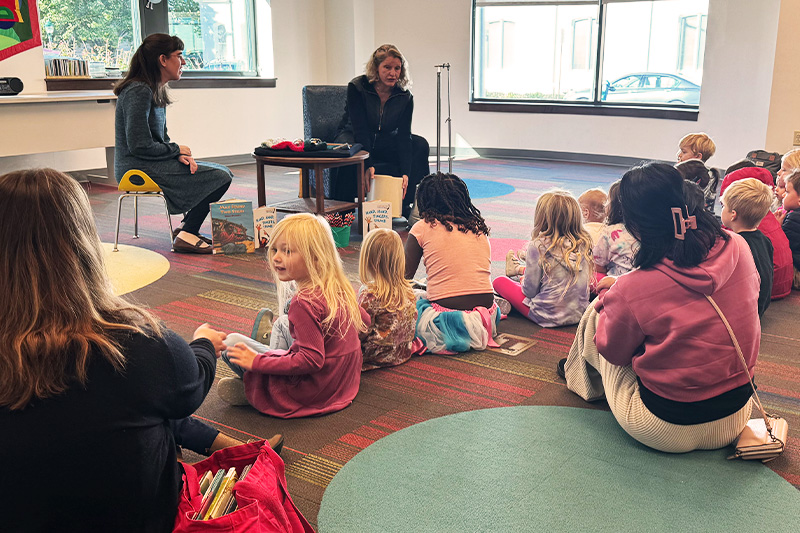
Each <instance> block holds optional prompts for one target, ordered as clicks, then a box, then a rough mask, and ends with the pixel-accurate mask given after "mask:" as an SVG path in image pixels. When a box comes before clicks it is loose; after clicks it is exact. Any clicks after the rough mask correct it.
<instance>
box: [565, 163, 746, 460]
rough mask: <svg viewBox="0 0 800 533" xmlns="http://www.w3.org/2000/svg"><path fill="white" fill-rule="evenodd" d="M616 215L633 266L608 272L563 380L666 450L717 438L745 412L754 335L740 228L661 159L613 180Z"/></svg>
mask: <svg viewBox="0 0 800 533" xmlns="http://www.w3.org/2000/svg"><path fill="white" fill-rule="evenodd" d="M619 194H620V200H621V203H622V212H623V218H624V223H625V226H626V227H627V229H628V230H629V231H630V232H631V234H632V235H633V236H634V237H636V238H637V239H638V240H639V242H640V247H639V249H638V250H637V251H636V253H635V255H634V265H633V266H634V267H635V270H633V271H631V272H628V273H627V274H624V275H622V276H619V277H618V278H614V277H612V276H608V277H606V278H604V280H603V281H606V280H608V281H607V285H603V286H610V289H608V290H604V291H601V292H600V295H599V297H598V299H597V301H596V303H595V305H592V306H589V308H588V309H587V310H586V313H584V315H583V318H582V319H581V322H580V324H579V325H578V333H577V335H576V337H575V342H574V343H573V345H572V349H571V350H570V352H569V357H568V358H567V359H563V360H561V361H560V362H559V365H558V372H559V374H560V375H562V376H564V375H566V380H567V387H568V388H569V389H570V390H571V391H573V392H575V393H576V394H578V395H579V396H581V397H582V398H583V399H585V400H587V401H592V400H597V399H600V398H603V397H605V399H606V400H607V401H608V405H609V406H610V407H611V411H612V413H613V414H614V416H615V418H616V419H617V421H618V422H619V424H620V425H621V426H622V428H623V429H624V430H625V431H626V432H627V433H628V434H630V435H631V436H632V437H633V438H634V439H636V440H638V441H639V442H641V443H642V444H645V445H646V446H649V447H651V448H655V449H657V450H662V451H666V452H688V451H691V450H698V449H703V450H708V449H716V448H721V447H723V446H727V445H728V444H730V443H731V442H733V440H734V439H735V438H736V437H737V436H738V435H739V433H741V431H742V429H743V428H744V426H745V424H746V423H747V420H748V419H749V418H750V410H751V402H750V396H751V394H752V390H751V387H750V383H749V376H748V374H747V373H746V372H745V371H744V368H742V365H741V363H740V361H739V357H738V355H737V353H736V350H735V348H734V345H733V343H732V341H731V338H730V336H729V334H728V331H727V329H726V327H725V325H724V323H723V322H722V320H721V318H720V317H719V315H718V314H717V313H716V311H715V310H714V308H713V307H712V305H711V303H710V302H709V301H708V300H707V298H706V296H710V297H712V298H713V299H714V301H715V302H716V303H717V305H718V306H719V307H720V309H721V310H722V312H723V313H724V314H725V316H726V317H727V320H728V321H729V322H730V324H731V326H732V327H733V331H734V333H735V335H736V337H737V338H738V341H739V344H740V346H741V349H742V351H743V353H744V357H745V359H746V361H747V366H748V371H749V373H750V374H751V375H752V371H753V368H754V367H755V364H756V358H757V356H758V348H759V343H760V333H761V331H760V323H759V319H758V307H757V301H758V290H759V277H758V272H757V271H756V267H755V263H754V262H753V257H752V255H751V253H750V249H749V247H748V245H747V243H746V242H745V241H744V239H743V238H742V237H740V236H739V235H736V234H735V233H730V232H728V231H725V230H723V229H722V228H721V227H720V224H719V222H718V221H717V219H716V218H715V217H714V215H713V214H711V213H710V212H708V211H707V210H706V209H705V208H704V198H703V193H702V191H701V190H700V189H699V187H697V185H695V184H693V183H689V182H684V180H683V178H682V177H681V175H680V173H679V172H678V171H677V170H675V169H674V168H673V167H672V166H670V165H665V164H660V163H648V164H645V165H642V166H638V167H634V168H632V169H630V170H629V171H628V172H626V173H625V175H624V176H623V177H622V181H621V182H620V186H619Z"/></svg>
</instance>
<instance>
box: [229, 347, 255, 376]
mask: <svg viewBox="0 0 800 533" xmlns="http://www.w3.org/2000/svg"><path fill="white" fill-rule="evenodd" d="M256 356H258V352H256V351H255V350H253V349H252V348H249V347H248V346H247V345H246V344H245V343H243V342H237V343H236V345H235V346H232V347H230V348H228V358H229V359H230V360H231V362H232V363H236V364H237V365H239V366H240V367H242V368H244V369H245V370H252V369H253V361H254V360H255V358H256Z"/></svg>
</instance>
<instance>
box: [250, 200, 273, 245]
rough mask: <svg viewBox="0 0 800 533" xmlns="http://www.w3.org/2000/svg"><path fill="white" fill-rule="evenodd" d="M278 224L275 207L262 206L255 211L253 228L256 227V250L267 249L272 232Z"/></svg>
mask: <svg viewBox="0 0 800 533" xmlns="http://www.w3.org/2000/svg"><path fill="white" fill-rule="evenodd" d="M277 223H278V214H277V212H276V211H275V208H274V207H267V206H265V205H262V206H261V207H257V208H255V209H253V226H254V227H255V236H256V239H255V240H256V248H267V247H268V246H269V238H270V237H271V236H272V230H273V229H274V228H275V224H277Z"/></svg>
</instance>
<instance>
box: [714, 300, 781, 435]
mask: <svg viewBox="0 0 800 533" xmlns="http://www.w3.org/2000/svg"><path fill="white" fill-rule="evenodd" d="M705 296H706V299H708V301H709V303H710V304H711V305H712V306H713V307H714V310H715V311H716V312H717V314H718V315H719V317H720V318H721V319H722V322H723V323H724V324H725V327H726V328H727V330H728V335H730V337H731V340H732V341H733V347H734V348H736V353H737V354H738V355H739V360H740V361H741V362H742V366H743V367H744V373H745V374H747V381H748V382H749V383H750V387H751V388H752V389H753V397H754V398H755V399H756V405H757V406H758V410H759V411H761V416H763V417H764V424H766V426H767V431H768V432H769V436H770V437H772V440H777V439H776V438H775V435H773V434H772V424H770V422H769V415H768V414H767V412H766V411H764V407H763V406H762V405H761V400H760V399H759V398H758V392H756V386H755V385H754V384H753V379H752V377H751V376H750V370H748V368H747V361H745V359H744V354H742V349H741V347H740V346H739V341H738V340H736V335H734V333H733V328H731V325H730V324H729V323H728V319H727V318H725V315H724V314H722V309H720V308H719V306H718V305H717V302H715V301H714V299H713V298H712V297H711V296H709V295H707V294H706V295H705Z"/></svg>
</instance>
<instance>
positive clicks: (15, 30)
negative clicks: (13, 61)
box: [0, 0, 42, 61]
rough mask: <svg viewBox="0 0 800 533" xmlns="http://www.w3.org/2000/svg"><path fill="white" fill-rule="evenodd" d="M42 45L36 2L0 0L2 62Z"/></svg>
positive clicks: (0, 48)
mask: <svg viewBox="0 0 800 533" xmlns="http://www.w3.org/2000/svg"><path fill="white" fill-rule="evenodd" d="M41 45H42V35H41V33H40V32H39V15H38V13H37V11H36V0H0V61H2V60H3V59H6V58H8V57H11V56H13V55H16V54H18V53H20V52H24V51H25V50H29V49H31V48H34V47H36V46H41Z"/></svg>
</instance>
